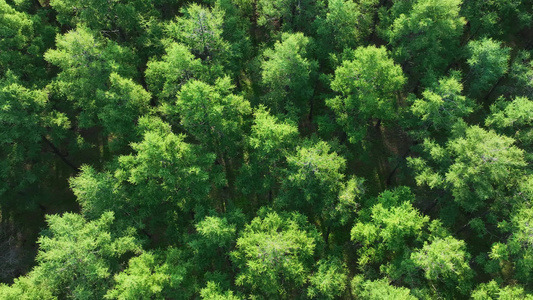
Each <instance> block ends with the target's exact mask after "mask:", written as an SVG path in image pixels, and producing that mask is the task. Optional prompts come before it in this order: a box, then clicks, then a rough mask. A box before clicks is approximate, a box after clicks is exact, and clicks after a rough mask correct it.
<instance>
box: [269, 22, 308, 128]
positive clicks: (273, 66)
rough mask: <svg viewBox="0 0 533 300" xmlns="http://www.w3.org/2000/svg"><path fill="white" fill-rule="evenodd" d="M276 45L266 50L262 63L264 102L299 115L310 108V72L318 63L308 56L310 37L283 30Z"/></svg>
mask: <svg viewBox="0 0 533 300" xmlns="http://www.w3.org/2000/svg"><path fill="white" fill-rule="evenodd" d="M281 40H282V41H281V42H279V41H278V42H276V44H275V45H274V49H267V50H265V52H264V54H263V56H264V58H265V60H264V61H263V62H262V63H261V70H262V71H261V76H262V83H263V86H264V87H265V88H266V90H267V94H266V96H265V104H266V105H267V106H268V107H269V108H270V109H271V110H272V111H273V113H274V114H275V115H277V114H284V113H286V114H288V115H289V117H292V118H296V119H299V117H300V116H301V115H304V114H306V113H308V112H309V108H310V107H309V106H308V104H307V103H309V102H310V101H311V98H312V96H313V88H312V86H311V73H312V72H313V71H314V68H315V64H314V63H313V62H311V61H309V60H308V59H307V58H306V53H307V51H306V47H307V45H308V44H309V38H307V37H305V36H304V35H303V34H302V33H293V34H288V33H287V34H283V35H282V38H281Z"/></svg>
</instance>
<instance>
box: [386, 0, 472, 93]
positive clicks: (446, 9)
mask: <svg viewBox="0 0 533 300" xmlns="http://www.w3.org/2000/svg"><path fill="white" fill-rule="evenodd" d="M461 2H462V1H461V0H445V1H442V0H416V1H394V4H393V5H392V7H391V8H390V9H389V10H388V11H387V12H384V11H382V14H381V19H382V24H381V28H382V36H383V37H384V38H385V39H386V40H387V41H388V42H389V44H390V45H391V47H392V51H393V54H394V57H395V58H396V59H397V60H398V61H399V62H401V63H402V64H403V65H404V66H405V67H407V68H408V69H409V70H410V71H409V73H411V75H412V76H416V78H417V79H422V80H423V82H424V83H425V84H427V83H431V82H433V81H434V79H435V78H438V77H439V76H440V75H441V73H442V71H443V70H444V69H445V68H446V67H447V66H448V64H450V63H451V62H452V61H453V60H454V58H455V57H456V56H457V53H458V46H459V37H460V36H461V34H462V33H463V26H464V25H465V23H466V21H465V19H464V18H463V17H461V16H460V15H459V10H460V5H461Z"/></svg>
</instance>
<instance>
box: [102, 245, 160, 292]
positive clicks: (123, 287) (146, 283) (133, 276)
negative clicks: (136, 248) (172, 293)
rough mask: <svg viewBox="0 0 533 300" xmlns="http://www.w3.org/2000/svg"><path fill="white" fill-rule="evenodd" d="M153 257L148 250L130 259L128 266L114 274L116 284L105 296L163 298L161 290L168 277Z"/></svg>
mask: <svg viewBox="0 0 533 300" xmlns="http://www.w3.org/2000/svg"><path fill="white" fill-rule="evenodd" d="M155 259H156V258H155V256H154V255H153V254H152V253H148V252H147V253H143V254H141V255H140V256H137V257H133V258H132V259H130V261H129V263H128V265H129V266H128V268H127V269H126V270H124V271H123V272H121V273H120V274H117V275H115V281H116V282H117V283H116V286H115V287H114V288H113V289H112V290H110V291H109V292H108V293H107V294H106V298H108V299H154V297H155V299H163V297H162V296H161V290H162V289H163V285H164V283H165V281H167V280H168V279H169V278H168V275H166V274H165V273H164V270H162V269H163V267H162V266H159V265H157V263H156V261H155Z"/></svg>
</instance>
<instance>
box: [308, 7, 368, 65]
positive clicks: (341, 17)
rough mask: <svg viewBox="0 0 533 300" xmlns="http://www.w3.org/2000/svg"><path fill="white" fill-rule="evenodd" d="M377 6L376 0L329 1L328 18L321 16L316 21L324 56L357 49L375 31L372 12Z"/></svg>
mask: <svg viewBox="0 0 533 300" xmlns="http://www.w3.org/2000/svg"><path fill="white" fill-rule="evenodd" d="M377 4H378V3H377V1H376V0H364V1H359V2H353V1H347V0H329V1H328V3H327V13H326V17H325V18H323V17H321V16H320V15H319V16H317V19H316V21H315V26H316V28H317V29H316V31H317V35H318V37H319V40H320V43H321V45H322V47H324V49H321V50H324V52H326V53H324V54H325V55H327V53H328V52H332V51H335V52H337V53H340V52H342V51H343V50H345V49H355V48H357V46H359V45H360V44H361V42H362V41H364V40H365V38H367V37H368V35H370V33H371V32H372V30H373V28H372V26H373V25H374V24H373V21H374V20H373V19H374V13H373V11H372V10H374V9H376V8H375V6H376V5H377Z"/></svg>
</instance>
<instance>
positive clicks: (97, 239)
mask: <svg viewBox="0 0 533 300" xmlns="http://www.w3.org/2000/svg"><path fill="white" fill-rule="evenodd" d="M113 220H114V216H113V213H111V212H107V213H104V214H103V215H102V216H101V217H100V218H99V219H98V220H95V221H91V222H87V221H86V220H85V219H84V218H83V217H82V216H80V215H77V214H72V213H66V214H64V215H63V216H58V215H51V216H48V217H47V221H48V229H47V230H46V231H44V233H43V236H41V237H40V238H39V253H38V254H37V258H36V260H37V262H38V265H37V266H36V267H35V268H34V269H33V270H32V271H31V272H30V273H29V274H28V275H26V277H24V278H21V279H18V280H16V281H15V284H14V285H13V287H12V288H13V289H15V290H20V291H21V292H22V293H26V289H28V292H29V293H36V292H37V291H36V290H35V289H39V290H42V291H39V292H38V295H39V296H38V298H39V299H52V295H53V298H55V297H57V298H60V299H68V298H72V299H94V298H99V299H102V297H103V296H104V294H105V292H106V289H107V288H109V287H110V283H111V282H110V280H109V279H110V278H111V275H112V272H114V271H116V269H117V268H118V266H119V263H120V259H121V257H122V256H123V255H124V254H126V253H131V252H138V251H139V250H140V248H139V245H137V243H136V241H135V239H134V238H133V237H132V236H131V235H126V236H113V235H111V234H110V233H109V231H110V227H111V226H112V223H113ZM13 299H14V298H13Z"/></svg>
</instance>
